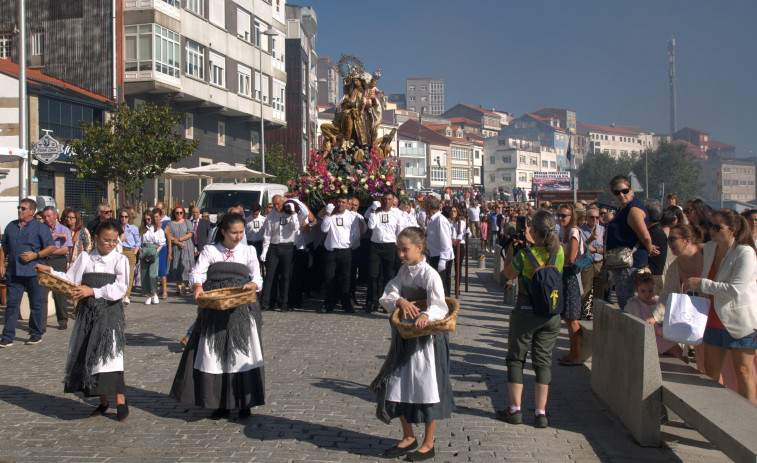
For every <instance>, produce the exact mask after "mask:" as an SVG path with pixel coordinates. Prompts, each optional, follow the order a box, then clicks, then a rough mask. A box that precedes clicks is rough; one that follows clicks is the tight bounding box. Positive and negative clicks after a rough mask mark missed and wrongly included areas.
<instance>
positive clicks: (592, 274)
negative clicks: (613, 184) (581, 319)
mask: <svg viewBox="0 0 757 463" xmlns="http://www.w3.org/2000/svg"><path fill="white" fill-rule="evenodd" d="M600 219H601V217H600V214H599V209H598V208H597V207H596V206H589V208H588V209H586V224H584V225H581V227H579V228H580V230H581V235H582V236H583V239H584V242H585V243H586V246H588V248H589V251H590V252H591V258H592V261H593V263H592V264H591V265H590V266H589V267H587V268H586V270H584V271H583V272H581V284H582V285H583V288H584V292H583V294H582V295H581V299H582V301H581V302H582V307H587V305H588V304H589V299H590V296H592V297H593V299H602V298H604V294H605V284H606V283H607V272H602V261H603V260H604V251H605V249H604V246H605V227H604V225H602V223H601V221H600ZM593 299H592V302H591V304H592V305H593ZM592 309H593V307H591V306H589V307H588V313H589V314H592V313H593V310H592Z"/></svg>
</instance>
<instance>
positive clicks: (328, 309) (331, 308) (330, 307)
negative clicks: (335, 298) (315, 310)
mask: <svg viewBox="0 0 757 463" xmlns="http://www.w3.org/2000/svg"><path fill="white" fill-rule="evenodd" d="M324 309H325V310H326V312H333V311H334V306H333V305H327V306H326V307H324Z"/></svg>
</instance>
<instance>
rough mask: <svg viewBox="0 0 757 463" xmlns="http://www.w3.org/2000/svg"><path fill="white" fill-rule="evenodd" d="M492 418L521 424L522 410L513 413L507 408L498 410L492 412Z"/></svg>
mask: <svg viewBox="0 0 757 463" xmlns="http://www.w3.org/2000/svg"><path fill="white" fill-rule="evenodd" d="M494 418H496V419H498V420H499V421H504V422H505V423H510V424H523V412H521V411H520V410H518V411H517V412H515V413H510V409H509V408H508V409H507V410H499V411H498V412H496V413H495V414H494Z"/></svg>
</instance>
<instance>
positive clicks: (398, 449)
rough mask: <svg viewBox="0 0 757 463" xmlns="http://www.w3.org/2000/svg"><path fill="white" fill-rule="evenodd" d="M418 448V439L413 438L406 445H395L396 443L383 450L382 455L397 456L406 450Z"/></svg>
mask: <svg viewBox="0 0 757 463" xmlns="http://www.w3.org/2000/svg"><path fill="white" fill-rule="evenodd" d="M417 448H418V440H417V439H416V440H413V442H411V443H410V445H408V446H407V447H397V446H396V445H395V446H394V447H392V448H390V449H386V450H384V456H385V457H389V458H394V457H398V456H400V455H402V454H404V453H406V452H411V451H413V450H415V449H417Z"/></svg>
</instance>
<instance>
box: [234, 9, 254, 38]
mask: <svg viewBox="0 0 757 463" xmlns="http://www.w3.org/2000/svg"><path fill="white" fill-rule="evenodd" d="M251 24H252V16H250V13H248V12H246V11H244V10H243V9H241V8H237V36H238V37H239V38H240V39H242V40H244V41H245V42H250V41H251V40H252V34H251V33H250V25H251Z"/></svg>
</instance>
